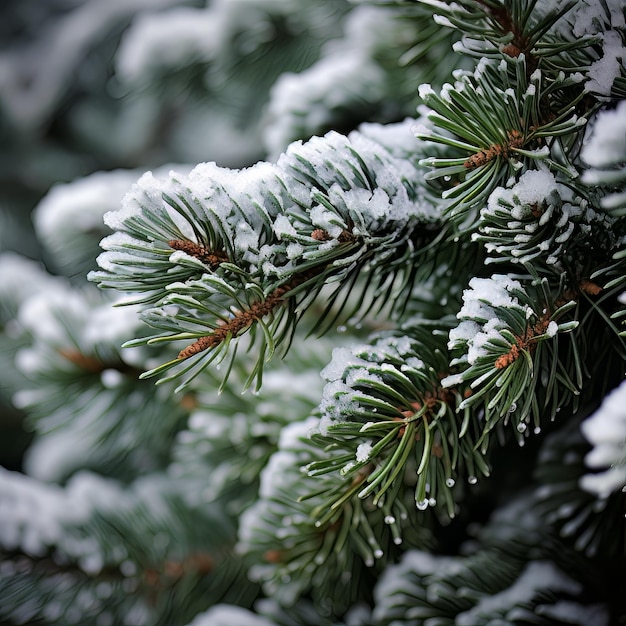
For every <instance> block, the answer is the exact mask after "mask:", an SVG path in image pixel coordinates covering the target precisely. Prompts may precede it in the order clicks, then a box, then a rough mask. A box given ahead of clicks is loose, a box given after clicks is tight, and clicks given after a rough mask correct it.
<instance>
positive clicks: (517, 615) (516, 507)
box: [373, 501, 608, 626]
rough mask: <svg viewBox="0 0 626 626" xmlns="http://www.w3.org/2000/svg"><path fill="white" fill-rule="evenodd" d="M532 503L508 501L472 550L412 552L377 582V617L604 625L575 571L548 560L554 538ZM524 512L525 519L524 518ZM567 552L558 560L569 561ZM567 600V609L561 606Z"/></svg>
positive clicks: (385, 620) (387, 622)
mask: <svg viewBox="0 0 626 626" xmlns="http://www.w3.org/2000/svg"><path fill="white" fill-rule="evenodd" d="M530 506H531V504H530V503H529V502H528V501H522V502H519V501H518V502H514V503H513V504H512V505H511V504H510V505H508V507H505V509H504V515H502V513H501V514H500V517H505V516H506V518H507V519H494V520H492V521H491V522H490V523H489V524H488V525H487V526H486V527H485V528H484V529H483V531H482V533H481V535H482V536H481V540H482V541H481V542H480V543H479V546H478V548H476V546H474V548H473V550H471V553H470V554H469V555H466V556H453V557H450V556H436V555H432V554H429V553H426V552H423V551H418V550H410V551H407V552H406V553H405V554H404V555H403V558H402V559H401V561H400V562H399V563H398V564H397V565H393V566H391V567H389V568H388V569H387V571H386V572H385V574H383V576H382V578H381V580H380V581H379V583H378V585H377V586H376V588H375V608H374V612H373V621H374V623H376V624H381V625H384V626H391V624H394V625H396V624H398V625H403V624H406V625H407V626H408V625H409V624H414V623H416V620H419V621H424V622H426V621H428V622H430V621H432V622H433V623H437V624H446V625H447V624H450V625H452V624H463V625H465V624H467V625H468V626H469V625H470V624H472V625H474V624H488V623H490V622H494V621H496V622H497V623H502V624H506V625H507V626H508V625H511V626H513V625H514V624H519V623H526V622H528V623H533V624H542V625H545V626H549V625H554V624H563V625H564V626H565V624H568V625H569V624H579V625H580V626H583V625H584V624H587V623H588V622H589V620H592V621H594V620H595V619H596V618H599V623H605V622H606V619H607V617H608V616H607V615H606V611H603V610H602V609H600V608H599V606H598V605H597V604H594V603H593V599H591V600H590V599H589V598H585V599H581V598H580V591H581V588H582V586H581V584H580V583H579V582H577V581H576V580H575V579H574V578H572V577H571V573H570V570H565V569H563V567H559V566H558V565H556V564H555V563H554V562H552V561H551V560H549V559H551V557H552V556H553V552H554V547H553V545H552V544H553V543H554V542H553V540H552V539H551V538H550V536H549V533H548V532H547V531H546V529H544V528H541V527H540V526H539V525H538V521H537V520H535V521H534V527H533V526H532V522H531V525H530V528H529V525H528V519H527V518H528V517H529V514H528V513H529V511H530V510H531V509H530ZM513 515H516V516H518V517H517V518H516V519H513V517H512V516H513ZM521 517H525V519H526V525H521V524H519V519H520V518H521ZM494 531H495V532H494ZM563 552H565V551H564V550H563V549H561V559H560V560H561V561H562V562H564V564H565V559H564V558H563ZM570 567H571V564H570ZM565 571H567V572H568V573H567V574H566V573H565ZM598 595H599V594H596V598H595V599H596V601H597V598H598ZM564 605H565V606H567V607H568V609H569V610H567V611H563V612H561V610H559V609H562V608H563V606H564Z"/></svg>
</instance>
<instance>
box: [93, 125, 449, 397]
mask: <svg viewBox="0 0 626 626" xmlns="http://www.w3.org/2000/svg"><path fill="white" fill-rule="evenodd" d="M392 130H393V129H389V131H388V132H391V131H392ZM417 174H418V170H416V168H415V167H414V165H413V164H412V163H411V162H410V161H408V160H406V159H399V158H396V157H394V156H393V154H392V153H391V152H390V151H388V150H387V149H386V148H384V147H383V145H382V144H380V143H377V142H374V141H372V140H370V139H368V138H366V137H364V136H362V135H360V134H359V133H353V134H352V135H351V136H350V137H343V136H341V135H338V134H336V133H330V134H329V135H328V136H327V137H325V138H314V139H312V140H311V141H309V142H308V143H306V144H302V143H300V142H298V143H296V144H293V145H292V146H291V147H290V148H289V149H288V150H287V152H286V153H285V154H284V155H282V156H281V157H280V158H279V160H278V162H277V163H276V164H275V165H271V164H259V165H257V166H255V167H254V168H250V170H248V171H245V172H239V173H238V174H237V177H238V178H241V179H242V180H237V182H236V183H235V182H234V181H235V177H234V176H233V174H232V173H231V172H230V171H228V170H221V169H219V168H215V167H209V166H206V165H203V166H199V167H198V168H196V170H194V171H193V172H192V173H191V174H190V175H189V177H188V178H187V179H184V178H181V177H177V176H172V177H171V178H170V180H169V181H155V180H153V179H150V178H146V179H145V180H142V181H140V184H139V186H138V187H137V188H136V189H135V190H134V191H133V192H131V194H130V195H129V196H128V198H127V199H126V201H125V208H124V209H123V210H122V211H121V215H113V216H111V217H110V218H109V222H110V223H111V224H112V225H115V226H116V227H117V228H118V230H119V232H118V233H117V234H114V235H113V236H112V237H113V241H112V243H110V244H107V243H106V241H105V242H104V244H103V245H105V246H108V247H110V248H111V250H110V254H109V253H108V252H105V253H104V255H103V256H102V259H101V262H102V264H103V267H104V268H105V271H104V272H101V273H100V274H94V275H92V279H93V280H96V281H98V282H99V283H100V286H102V287H115V288H124V289H126V288H129V287H132V286H133V285H135V286H137V287H138V288H139V289H140V290H142V291H145V292H148V294H149V295H148V296H147V298H146V299H145V300H144V302H146V303H147V302H150V301H153V300H156V306H154V307H153V308H150V309H147V310H145V311H144V312H143V314H142V317H143V319H144V321H146V322H147V323H148V324H149V325H152V326H154V327H155V328H159V329H162V330H163V331H164V333H163V334H160V335H154V336H151V337H146V338H142V339H139V340H133V341H131V342H127V344H126V345H127V346H137V345H143V344H156V343H161V342H164V341H166V342H169V341H174V340H189V339H194V342H193V343H191V344H190V345H188V346H187V347H186V348H184V349H182V350H180V352H179V354H178V357H177V358H176V359H173V360H171V361H169V362H166V363H164V364H163V365H161V366H159V367H157V368H154V369H152V370H150V371H149V372H146V373H145V374H144V375H143V376H144V377H146V376H155V375H158V374H161V373H162V372H165V371H166V370H170V369H172V368H175V370H174V372H173V374H172V375H170V376H169V377H168V378H165V379H162V380H166V381H167V380H171V379H172V378H175V377H178V376H180V375H183V374H187V373H191V377H190V378H187V380H186V381H185V382H184V383H183V385H182V386H185V385H187V384H188V383H189V382H190V381H191V379H192V378H193V377H195V376H197V375H198V374H199V373H200V372H201V371H202V370H203V369H204V368H205V367H206V366H207V365H208V364H209V363H210V362H212V361H215V360H216V359H223V358H226V356H227V353H228V347H229V345H230V344H231V343H233V342H234V340H236V339H238V338H239V337H240V336H241V335H243V334H244V333H246V332H249V333H250V337H251V342H252V343H255V339H256V340H258V341H257V348H258V350H257V355H258V356H257V359H256V361H255V365H254V368H253V372H252V374H251V377H250V381H251V380H252V379H253V378H256V380H257V387H258V385H260V382H261V376H262V370H263V361H264V360H266V359H269V358H270V357H271V356H272V355H273V353H274V352H275V350H276V348H277V347H278V345H279V344H281V343H282V344H287V345H288V343H289V340H290V337H291V336H292V335H293V332H294V329H295V326H296V324H297V322H298V320H299V317H300V315H301V314H302V312H303V311H304V310H305V309H306V308H308V307H310V305H311V304H312V302H313V300H314V299H315V297H316V296H317V294H319V293H320V291H321V290H322V288H323V287H324V286H325V285H327V284H332V285H333V289H334V294H333V293H332V291H331V293H330V295H329V302H332V303H333V304H335V303H336V302H337V300H336V298H337V296H338V294H339V293H340V292H341V290H342V287H343V285H345V284H349V283H350V281H352V280H356V278H357V276H359V275H363V274H366V275H367V278H366V280H365V281H363V284H364V285H365V287H367V289H368V291H369V292H370V293H371V294H372V299H371V305H372V306H373V304H374V302H375V300H376V298H378V299H380V300H381V301H382V298H381V295H382V294H385V295H389V293H390V291H393V290H396V291H395V293H394V294H393V295H394V296H395V297H397V296H398V295H400V294H399V292H398V290H399V289H402V290H403V291H404V293H405V294H408V293H409V292H410V288H411V284H412V280H413V279H414V277H415V275H416V272H415V270H413V269H409V268H408V267H407V261H408V259H409V258H411V259H413V261H412V264H414V263H416V262H417V259H418V258H419V256H420V255H422V256H423V257H427V256H428V255H429V254H431V252H430V249H429V244H430V243H431V242H432V240H433V239H436V238H437V237H438V236H439V233H440V232H441V224H440V222H439V219H438V216H437V215H436V214H434V213H433V212H432V211H431V208H430V206H429V205H428V204H427V202H426V201H425V200H424V199H423V198H422V195H421V192H420V189H419V187H417V186H416V182H419V178H418V177H417ZM242 184H245V185H246V190H245V192H242V190H241V186H242ZM151 186H152V187H151ZM200 198H202V200H200ZM174 232H177V233H180V234H177V235H175V236H172V233H174ZM182 233H187V234H186V235H183V234H182ZM141 239H144V240H146V243H141ZM148 240H149V242H150V243H147V241H148ZM107 241H109V240H107ZM136 242H140V243H136ZM204 242H207V243H204ZM165 245H167V247H168V248H169V249H170V250H171V249H172V248H174V249H175V252H174V253H173V254H171V255H170V256H169V257H168V260H167V263H165V262H164V259H163V258H162V256H161V257H159V258H160V260H159V261H157V258H156V256H157V255H163V252H162V251H161V246H165ZM129 255H130V257H129ZM142 255H143V256H142ZM135 258H137V264H136V265H135V266H134V268H133V265H132V263H133V259H135ZM147 268H150V278H149V279H148V280H146V272H147ZM135 270H136V271H137V275H136V277H135V278H132V273H133V272H134V271H135ZM396 276H399V277H400V278H399V279H398V280H396V279H395V277H396ZM405 277H406V278H405ZM181 279H182V280H181ZM384 286H386V287H385V289H387V291H384V290H383V287H384ZM406 297H408V296H405V298H406ZM405 301H406V299H401V300H400V302H405ZM344 306H346V301H345V300H344V301H343V303H340V304H339V307H338V308H336V309H335V310H334V311H332V313H331V310H330V308H327V310H326V311H325V313H324V314H323V315H322V318H320V320H319V321H320V323H323V321H324V319H323V318H324V317H326V315H339V314H340V313H341V311H342V309H343V308H344ZM268 318H269V320H268V321H266V320H267V319H268ZM257 327H258V330H259V332H257V330H256V329H257ZM325 328H328V325H326V327H325ZM207 329H208V331H207ZM233 345H236V342H235V343H233ZM231 356H232V352H231ZM192 357H197V358H194V359H193V360H192V361H190V362H189V363H188V364H187V365H183V366H182V367H177V366H179V365H181V363H182V362H185V361H187V360H189V359H192ZM182 386H181V387H179V389H180V388H182Z"/></svg>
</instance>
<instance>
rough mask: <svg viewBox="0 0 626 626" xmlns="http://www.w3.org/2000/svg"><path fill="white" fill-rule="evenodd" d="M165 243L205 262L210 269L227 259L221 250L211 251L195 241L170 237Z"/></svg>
mask: <svg viewBox="0 0 626 626" xmlns="http://www.w3.org/2000/svg"><path fill="white" fill-rule="evenodd" d="M167 245H168V246H169V247H170V248H173V249H174V250H180V251H181V252H185V253H186V254H189V255H190V256H193V257H196V259H199V260H200V261H202V262H203V263H206V264H207V265H208V266H209V268H210V269H212V270H215V269H217V268H218V267H219V266H220V264H222V263H225V262H227V261H228V257H227V256H226V255H225V254H224V253H223V252H213V251H211V250H209V249H207V248H205V247H204V246H201V245H200V244H197V243H196V242H195V241H186V240H182V239H170V240H169V241H168V242H167Z"/></svg>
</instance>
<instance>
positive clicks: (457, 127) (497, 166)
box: [416, 56, 586, 226]
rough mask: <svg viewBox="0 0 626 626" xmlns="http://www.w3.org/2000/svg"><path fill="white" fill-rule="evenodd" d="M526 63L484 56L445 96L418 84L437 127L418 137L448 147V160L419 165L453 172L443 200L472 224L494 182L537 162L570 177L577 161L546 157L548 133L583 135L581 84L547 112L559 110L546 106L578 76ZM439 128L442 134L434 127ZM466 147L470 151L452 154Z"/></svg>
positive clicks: (436, 159)
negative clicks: (578, 107) (550, 74)
mask: <svg viewBox="0 0 626 626" xmlns="http://www.w3.org/2000/svg"><path fill="white" fill-rule="evenodd" d="M510 66H511V67H512V68H513V73H512V74H511V73H510V70H509V67H510ZM526 68H527V64H526V60H525V57H523V56H522V57H520V58H519V59H511V60H510V61H509V62H505V61H504V60H503V61H501V62H500V63H496V61H495V60H494V61H490V60H487V59H482V61H481V63H480V64H479V66H478V68H477V69H476V71H475V72H474V73H473V74H469V73H465V74H463V75H460V76H459V77H458V80H457V82H456V83H455V85H454V86H452V85H445V86H444V88H443V90H442V91H441V93H440V94H439V95H437V94H436V93H435V92H434V91H433V90H432V89H431V88H430V86H428V85H422V86H421V87H420V96H421V97H422V99H423V100H424V102H425V103H426V104H427V105H428V106H429V107H430V108H431V109H432V111H431V113H429V115H428V117H429V119H430V121H431V122H432V123H433V124H434V127H435V128H434V129H430V128H426V127H425V126H421V127H418V129H417V132H416V136H417V137H418V138H419V139H423V140H425V141H429V142H436V143H439V144H442V145H444V146H448V148H449V149H450V158H446V157H430V158H426V159H422V160H421V161H420V163H421V164H422V165H428V166H432V167H434V168H435V169H434V170H432V171H431V172H429V173H428V174H427V175H426V178H427V179H429V180H430V179H435V178H440V177H444V176H445V177H447V178H448V179H450V178H452V177H454V182H453V183H452V184H451V186H450V187H449V188H448V189H447V190H446V191H444V192H443V194H442V198H444V199H448V198H449V199H450V202H449V203H448V207H447V211H448V213H449V214H450V215H453V216H454V215H456V216H457V217H456V218H455V219H457V220H459V219H460V220H466V221H467V225H468V226H470V225H471V226H473V225H474V223H475V222H474V220H473V211H474V209H475V208H477V207H478V206H480V204H484V203H485V200H486V199H487V198H488V197H489V195H490V194H491V192H492V191H493V190H494V189H495V188H496V186H497V185H498V184H504V183H505V181H506V180H508V179H510V177H511V176H514V175H515V174H516V173H517V171H518V170H519V169H520V168H521V167H523V166H524V165H525V164H526V163H529V162H531V161H532V160H536V161H538V162H545V163H547V164H548V165H549V166H550V167H553V168H554V169H556V170H557V171H560V172H563V173H565V174H566V175H569V176H571V167H569V169H568V166H566V167H563V166H562V165H560V164H559V163H556V162H554V161H553V160H551V159H550V158H548V154H549V151H548V150H547V146H546V145H545V143H544V139H545V138H546V137H549V138H550V139H551V140H552V141H555V140H556V139H557V138H560V137H563V136H567V135H569V134H576V133H580V128H581V126H582V125H583V124H584V123H585V121H586V120H585V119H584V118H579V117H578V116H577V115H576V114H575V112H574V111H575V104H576V103H577V102H578V101H579V100H580V99H581V98H582V95H583V91H582V89H581V88H580V86H579V88H578V92H577V93H574V94H573V95H570V101H569V102H568V103H567V104H566V105H565V106H562V107H561V108H560V110H559V112H558V114H556V115H554V114H553V113H550V114H548V115H547V114H546V113H544V111H546V110H548V111H552V110H553V109H549V108H547V106H546V105H547V102H549V101H550V100H554V98H555V97H556V96H555V94H556V93H561V92H563V90H565V89H566V88H567V89H569V88H573V87H574V86H575V85H576V84H577V83H579V81H578V80H577V79H576V78H572V77H571V76H570V77H566V75H565V74H563V75H561V76H559V77H556V78H554V79H547V77H544V76H543V75H542V72H541V71H540V70H535V71H534V72H532V73H530V74H528V72H527V71H526ZM527 76H528V78H527ZM503 102H504V103H505V104H506V105H507V106H506V107H505V108H504V109H503V107H502V103H503ZM437 127H439V128H440V129H441V131H443V132H436V128H437ZM461 152H465V153H466V154H465V155H464V156H458V157H457V156H454V155H455V154H459V153H461ZM467 153H469V154H467Z"/></svg>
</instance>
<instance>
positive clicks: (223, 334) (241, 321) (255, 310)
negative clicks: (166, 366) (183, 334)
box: [178, 271, 317, 360]
mask: <svg viewBox="0 0 626 626" xmlns="http://www.w3.org/2000/svg"><path fill="white" fill-rule="evenodd" d="M316 273H317V272H311V271H308V272H303V273H301V274H299V275H296V276H294V277H293V278H292V279H291V280H290V281H288V282H287V283H285V284H283V285H280V286H278V287H276V288H275V289H274V290H273V291H271V292H270V293H269V294H268V295H267V297H266V298H265V299H264V300H262V301H258V302H255V303H253V304H252V305H251V306H250V308H248V309H246V310H243V311H235V312H233V316H232V317H231V319H229V320H227V321H224V322H223V323H222V324H220V325H219V326H218V327H217V328H216V329H215V330H213V331H212V332H211V333H210V334H209V335H205V336H204V337H200V339H198V340H197V341H194V343H192V344H191V345H189V346H187V347H186V348H184V349H183V350H181V351H180V352H179V354H178V359H179V360H184V359H188V358H189V357H192V356H194V355H196V354H198V353H200V352H203V351H204V350H208V349H211V348H215V347H217V346H219V345H220V344H222V343H223V342H224V341H226V340H227V339H228V338H229V337H237V336H238V335H239V334H240V333H241V332H242V331H244V330H245V329H246V328H249V327H250V326H252V325H253V324H254V323H255V322H257V321H258V320H260V319H262V318H263V317H265V316H266V315H270V314H271V313H272V312H273V311H274V310H275V309H276V308H278V307H279V306H282V305H283V304H284V303H285V298H286V297H287V296H288V294H289V292H290V291H292V290H293V289H295V288H296V287H299V286H300V285H302V284H303V283H304V282H306V281H307V280H309V279H310V278H311V277H312V276H314V275H315V274H316Z"/></svg>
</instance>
